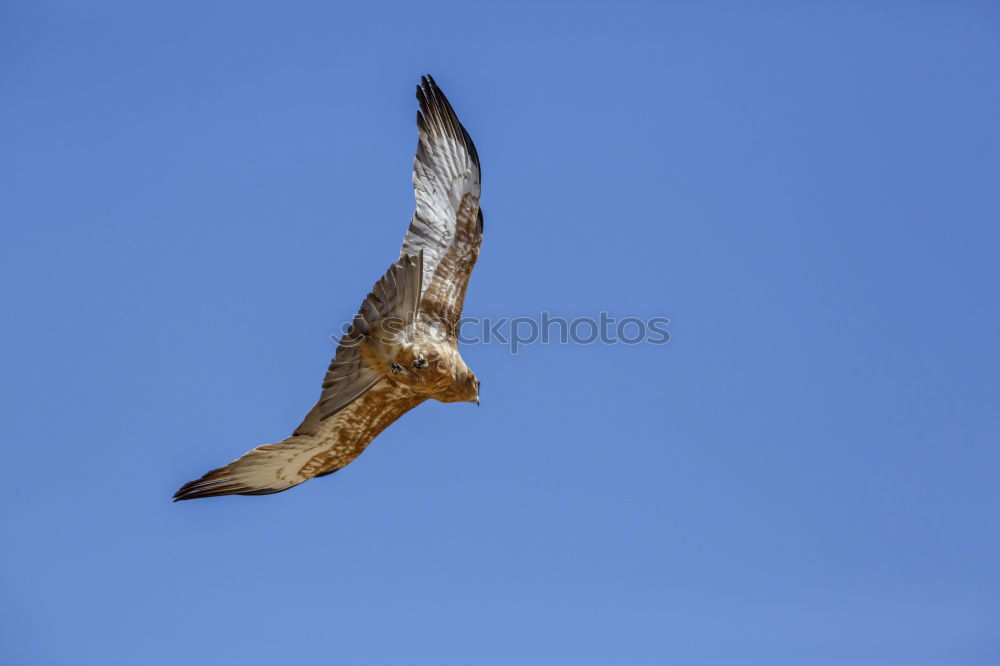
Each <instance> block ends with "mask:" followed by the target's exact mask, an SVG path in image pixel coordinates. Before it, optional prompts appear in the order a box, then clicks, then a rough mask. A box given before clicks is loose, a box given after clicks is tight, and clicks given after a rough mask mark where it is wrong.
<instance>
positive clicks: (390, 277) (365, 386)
mask: <svg viewBox="0 0 1000 666" xmlns="http://www.w3.org/2000/svg"><path fill="white" fill-rule="evenodd" d="M422 262H423V255H422V254H417V256H415V257H409V256H404V257H402V258H401V259H400V260H399V261H398V262H396V263H395V264H393V265H392V266H390V267H389V270H388V271H386V273H385V275H383V276H382V279H380V280H379V281H378V282H376V283H375V286H374V287H372V291H371V293H370V294H368V296H366V297H365V299H364V300H363V301H362V302H361V307H360V308H359V311H358V315H357V316H356V317H355V318H354V323H353V324H351V327H350V329H349V330H348V331H347V333H345V334H344V337H342V338H341V339H340V344H339V345H338V347H337V353H336V355H335V356H334V357H333V361H331V362H330V367H329V369H328V370H327V373H326V377H324V379H323V393H322V394H321V395H320V398H319V407H320V410H321V413H322V417H323V418H327V417H329V416H332V415H334V414H336V413H337V412H338V411H340V410H341V409H343V408H344V407H346V406H347V405H349V404H351V402H353V401H354V400H357V399H358V398H359V397H360V396H362V395H364V394H365V392H366V391H369V390H370V389H371V388H372V387H373V386H375V384H377V383H378V381H379V380H380V379H381V378H382V375H380V374H379V373H378V372H377V371H375V370H374V369H372V368H371V367H369V366H368V364H367V363H365V360H364V359H363V358H362V357H361V347H360V345H361V342H362V341H363V340H364V337H365V336H366V335H369V334H371V332H372V331H373V329H374V328H375V327H376V326H378V325H379V323H380V322H382V321H384V320H385V319H386V318H387V317H394V318H398V319H399V320H401V321H403V322H407V323H408V322H411V321H412V320H413V317H414V316H415V315H416V311H417V303H418V298H419V296H420V281H421V278H422V274H423V270H422Z"/></svg>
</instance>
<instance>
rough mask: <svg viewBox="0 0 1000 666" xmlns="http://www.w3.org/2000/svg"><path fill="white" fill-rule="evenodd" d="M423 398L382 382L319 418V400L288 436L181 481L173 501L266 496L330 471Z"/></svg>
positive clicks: (349, 458)
mask: <svg viewBox="0 0 1000 666" xmlns="http://www.w3.org/2000/svg"><path fill="white" fill-rule="evenodd" d="M424 400H425V398H424V397H423V396H421V395H419V394H416V393H414V392H412V391H410V390H409V389H407V388H405V387H402V386H400V385H398V384H396V383H394V382H385V383H383V384H380V385H379V386H377V387H375V388H374V389H372V390H370V391H368V392H367V393H365V394H364V395H363V396H361V397H360V398H359V399H358V400H355V401H354V402H352V403H351V404H350V405H348V406H347V407H345V408H344V409H342V410H341V411H339V412H337V414H336V415H334V416H333V417H332V418H329V419H326V420H323V419H321V418H320V408H319V404H317V405H316V407H314V408H313V409H312V410H311V411H310V412H309V414H308V415H307V416H306V418H305V420H304V421H303V422H302V425H300V426H299V427H298V428H297V429H296V430H295V433H294V434H293V435H292V436H291V437H289V438H288V439H286V440H284V441H282V442H278V443H276V444H266V445H264V446H258V447H257V448H256V449H252V450H251V451H248V452H247V453H245V454H243V455H242V456H241V457H239V458H238V459H236V460H234V461H233V462H231V463H229V464H228V465H224V466H223V467H219V468H218V469H213V470H212V471H210V472H208V473H207V474H205V475H204V476H202V477H201V478H200V479H196V480H194V481H191V482H190V483H186V484H184V485H183V486H181V488H180V489H179V490H178V491H177V492H176V493H175V494H174V501H175V502H176V501H180V500H189V499H198V498H202V497H217V496H220V495H267V494H271V493H278V492H281V491H283V490H288V489H289V488H291V487H293V486H297V485H298V484H300V483H302V482H303V481H307V480H309V479H311V478H313V477H316V476H325V475H326V474H330V473H332V472H334V471H336V470H338V469H341V468H342V467H344V466H346V465H347V464H348V463H350V462H351V461H352V460H354V459H355V458H357V457H358V456H359V455H361V453H362V452H363V451H364V450H365V447H367V446H368V444H369V443H370V442H371V441H372V440H373V439H375V437H376V436H377V435H378V434H379V433H381V432H382V431H383V430H385V429H386V428H387V427H388V426H389V425H390V424H392V423H393V422H394V421H395V420H396V419H398V418H399V417H400V416H402V415H403V414H405V413H406V412H408V411H409V410H411V409H413V408H414V407H416V406H417V405H419V404H420V403H421V402H423V401H424Z"/></svg>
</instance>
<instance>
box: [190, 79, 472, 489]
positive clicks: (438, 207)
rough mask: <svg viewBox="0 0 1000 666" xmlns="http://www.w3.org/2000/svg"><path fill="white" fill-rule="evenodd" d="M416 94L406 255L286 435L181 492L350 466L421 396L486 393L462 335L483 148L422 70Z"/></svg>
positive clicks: (372, 297)
mask: <svg viewBox="0 0 1000 666" xmlns="http://www.w3.org/2000/svg"><path fill="white" fill-rule="evenodd" d="M417 100H418V102H419V103H420V110H419V111H418V112H417V132H418V134H419V140H418V142H417V154H416V157H415V158H414V160H413V191H414V194H415V195H416V200H417V207H416V210H415V211H414V213H413V216H412V218H411V219H410V226H409V228H408V229H407V231H406V237H405V238H404V240H403V248H402V250H401V252H400V255H399V259H398V260H397V261H396V263H394V264H393V265H392V266H390V267H389V270H388V271H386V273H385V275H384V276H383V277H382V278H381V279H380V280H379V281H378V282H376V283H375V286H374V287H373V288H372V291H371V293H370V294H368V296H367V297H366V298H365V299H364V301H362V303H361V307H360V309H359V312H358V314H357V316H356V317H355V318H354V320H353V322H352V323H351V325H350V326H349V327H348V329H347V332H346V333H345V334H344V336H343V337H342V338H341V340H340V343H339V345H338V347H337V351H336V354H335V356H334V358H333V361H332V362H331V363H330V367H329V369H328V370H327V373H326V376H325V378H324V380H323V386H322V393H321V394H320V397H319V401H318V402H317V403H316V405H315V406H314V407H313V408H312V409H311V410H309V413H308V414H306V417H305V419H304V420H303V421H302V424H301V425H299V427H298V428H296V429H295V431H294V432H293V433H292V435H291V436H290V437H288V438H287V439H285V440H284V441H281V442H278V443H276V444H266V445H264V446H259V447H257V448H255V449H252V450H251V451H248V452H247V453H245V454H243V455H242V456H241V457H239V458H238V459H236V460H234V461H233V462H231V463H229V464H228V465H225V466H223V467H219V468H218V469H213V470H212V471H210V472H208V473H207V474H205V475H204V476H202V477H201V478H200V479H197V480H195V481H191V482H190V483H186V484H184V485H183V486H181V488H180V490H178V491H177V492H176V493H175V494H174V501H175V502H176V501H180V500H189V499H197V498H199V497H215V496H218V495H267V494H270V493H277V492H281V491H283V490H288V489H289V488H291V487H292V486H296V485H298V484H300V483H302V482H303V481H308V480H309V479H312V478H314V477H319V476H326V475H327V474H332V473H333V472H336V471H337V470H339V469H341V468H343V467H344V466H346V465H347V464H349V463H350V462H351V461H352V460H354V459H355V458H357V457H358V456H359V455H360V454H361V452H362V451H364V450H365V447H366V446H368V444H369V443H370V442H371V441H372V440H373V439H375V437H377V436H378V435H379V433H381V432H382V431H383V430H385V429H386V428H387V427H388V426H389V425H391V424H392V422H393V421H395V420H396V419H398V418H399V417H400V416H402V415H403V414H405V413H406V412H408V411H409V410H411V409H413V408H414V407H416V406H417V405H419V404H420V403H422V402H423V401H425V400H428V399H430V398H433V399H435V400H440V401H442V402H474V403H476V404H477V405H478V404H479V380H478V379H477V378H476V375H475V374H474V373H473V372H472V370H470V369H469V366H467V365H466V363H465V361H464V360H462V356H461V355H460V354H459V352H458V345H457V341H458V326H459V320H460V318H461V316H462V305H463V302H464V300H465V290H466V286H467V285H468V283H469V275H470V274H471V273H472V268H473V266H475V264H476V259H477V258H478V257H479V246H480V244H481V242H482V238H483V213H482V210H480V208H479V179H480V171H479V156H478V155H477V154H476V147H475V146H474V145H473V143H472V139H471V138H470V137H469V133H468V132H466V131H465V128H464V127H462V124H461V123H460V122H459V121H458V117H457V116H456V115H455V111H454V110H453V109H452V108H451V104H449V102H448V99H447V98H446V97H445V96H444V93H442V92H441V89H440V88H438V86H437V84H436V83H434V79H432V78H431V77H430V76H424V77H421V79H420V85H419V86H417Z"/></svg>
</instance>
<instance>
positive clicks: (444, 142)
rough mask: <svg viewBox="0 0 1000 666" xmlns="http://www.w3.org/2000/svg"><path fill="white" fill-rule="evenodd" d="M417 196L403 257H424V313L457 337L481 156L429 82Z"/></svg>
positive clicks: (421, 94) (423, 101)
mask: <svg viewBox="0 0 1000 666" xmlns="http://www.w3.org/2000/svg"><path fill="white" fill-rule="evenodd" d="M417 100H418V101H419V102H420V111H419V112H418V113H417V131H418V132H419V134H420V139H419V141H418V143H417V154H416V157H415V158H414V160H413V190H414V194H415V196H416V199H417V208H416V210H415V211H414V213H413V217H412V219H411V220H410V227H409V229H407V231H406V238H405V239H404V240H403V250H402V254H403V255H412V254H416V253H417V252H419V251H421V250H423V252H424V281H423V296H422V299H421V308H422V309H423V310H424V311H426V312H429V313H431V314H432V315H435V316H437V317H440V318H441V319H442V320H443V323H445V324H447V325H449V326H450V327H452V329H453V330H452V332H453V333H456V334H457V326H458V321H459V319H460V318H461V316H462V305H463V302H464V300H465V289H466V287H467V286H468V283H469V275H470V274H471V273H472V267H473V266H474V265H475V263H476V259H477V258H478V257H479V246H480V244H481V242H482V238H483V215H482V212H481V211H480V210H479V182H480V172H479V156H478V155H477V154H476V147H475V146H474V145H473V143H472V139H471V138H470V137H469V133H468V132H466V131H465V128H464V127H462V124H461V123H460V122H459V121H458V116H456V115H455V111H454V110H453V109H452V108H451V104H449V103H448V99H447V98H446V97H445V96H444V93H442V92H441V89H440V88H438V87H437V84H436V83H434V79H432V78H431V77H430V76H425V77H422V78H421V83H420V85H419V86H417Z"/></svg>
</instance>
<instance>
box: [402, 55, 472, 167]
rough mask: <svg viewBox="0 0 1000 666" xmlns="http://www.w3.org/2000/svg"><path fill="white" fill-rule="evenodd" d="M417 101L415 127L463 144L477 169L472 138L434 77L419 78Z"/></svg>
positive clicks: (428, 75)
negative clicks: (445, 135)
mask: <svg viewBox="0 0 1000 666" xmlns="http://www.w3.org/2000/svg"><path fill="white" fill-rule="evenodd" d="M417 101H418V102H420V111H418V112H417V127H419V128H420V129H421V130H424V131H425V132H430V133H433V132H434V130H435V129H438V130H440V131H444V132H446V133H447V134H450V135H451V136H452V137H453V138H455V139H457V140H459V141H462V142H464V143H465V149H466V150H467V151H468V152H469V157H471V158H472V161H473V163H474V164H475V165H476V167H479V153H478V152H476V145H475V144H474V143H473V142H472V137H470V136H469V133H468V132H467V131H466V129H465V127H463V126H462V123H460V122H459V120H458V116H457V115H456V114H455V110H454V109H453V108H452V106H451V103H450V102H449V101H448V98H447V97H445V95H444V93H443V92H441V89H440V88H439V87H438V85H437V83H436V82H435V81H434V77H432V76H431V75H430V74H425V75H424V76H421V77H420V85H419V86H417Z"/></svg>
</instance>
